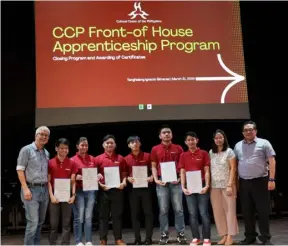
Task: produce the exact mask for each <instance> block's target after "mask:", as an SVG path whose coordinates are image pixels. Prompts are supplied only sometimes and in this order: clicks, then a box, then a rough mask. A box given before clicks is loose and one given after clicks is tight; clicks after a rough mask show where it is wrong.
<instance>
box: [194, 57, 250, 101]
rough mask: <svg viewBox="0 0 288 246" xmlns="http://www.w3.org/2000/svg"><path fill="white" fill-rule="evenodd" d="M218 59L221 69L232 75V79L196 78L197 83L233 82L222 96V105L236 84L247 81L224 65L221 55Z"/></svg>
mask: <svg viewBox="0 0 288 246" xmlns="http://www.w3.org/2000/svg"><path fill="white" fill-rule="evenodd" d="M217 58H218V61H219V63H220V65H221V67H222V68H223V69H224V70H225V71H226V72H227V73H229V74H230V75H231V77H196V80H197V81H216V80H219V81H223V80H232V82H231V83H229V84H228V85H227V86H226V87H225V89H224V90H223V92H222V95H221V103H225V97H226V94H227V92H228V91H229V90H230V89H231V88H232V87H233V86H234V85H236V84H238V83H239V82H241V81H243V80H244V79H245V77H244V76H241V75H239V74H237V73H234V72H232V71H231V70H230V69H229V68H228V67H226V65H225V64H224V62H223V61H222V58H221V54H217Z"/></svg>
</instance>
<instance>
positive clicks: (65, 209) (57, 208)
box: [49, 202, 72, 245]
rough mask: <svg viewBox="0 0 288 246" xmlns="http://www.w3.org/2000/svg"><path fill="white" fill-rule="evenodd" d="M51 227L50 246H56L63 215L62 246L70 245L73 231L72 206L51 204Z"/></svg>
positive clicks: (63, 203)
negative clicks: (60, 220)
mask: <svg viewBox="0 0 288 246" xmlns="http://www.w3.org/2000/svg"><path fill="white" fill-rule="evenodd" d="M49 209H50V226H51V232H50V237H49V242H50V245H56V241H57V235H58V227H59V219H60V216H61V215H62V240H61V244H62V245H70V231H71V224H70V223H71V214H72V208H71V205H70V204H68V203H67V202H59V203H56V204H53V203H50V207H49Z"/></svg>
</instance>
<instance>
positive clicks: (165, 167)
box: [160, 161, 177, 182]
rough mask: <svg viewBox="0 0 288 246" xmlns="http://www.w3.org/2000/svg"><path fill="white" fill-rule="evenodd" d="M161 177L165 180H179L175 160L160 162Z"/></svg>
mask: <svg viewBox="0 0 288 246" xmlns="http://www.w3.org/2000/svg"><path fill="white" fill-rule="evenodd" d="M160 167H161V178H162V181H163V182H174V181H177V173H176V163H175V161H168V162H160Z"/></svg>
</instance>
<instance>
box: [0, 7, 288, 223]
mask: <svg viewBox="0 0 288 246" xmlns="http://www.w3.org/2000/svg"><path fill="white" fill-rule="evenodd" d="M1 5H2V58H1V59H2V99H3V100H2V102H3V104H2V105H3V107H2V121H1V123H2V135H1V140H2V146H1V147H2V148H1V150H2V155H1V161H2V162H1V182H2V192H1V193H2V199H3V200H2V204H5V201H6V203H7V202H8V201H9V202H10V203H13V202H14V203H15V202H20V196H19V195H20V193H19V191H20V190H19V186H15V187H13V185H12V186H11V183H12V184H13V182H16V183H18V181H17V175H16V171H15V167H16V161H17V156H18V153H19V150H20V148H21V147H22V146H23V145H26V144H28V143H30V142H32V141H33V139H34V132H35V128H34V127H35V120H34V119H35V110H34V109H35V70H36V68H35V41H34V16H33V3H32V2H1ZM286 9H287V3H286V2H241V17H242V28H243V38H244V53H245V63H246V73H247V83H248V95H249V101H250V112H251V119H252V120H254V121H256V123H257V124H258V136H259V137H264V138H267V139H269V140H270V141H271V143H272V144H273V146H274V148H275V150H276V152H277V179H278V180H277V189H278V192H282V193H283V194H286V197H287V191H288V190H287V184H285V178H286V176H287V174H286V173H287V172H288V168H287V160H286V159H287V158H286V155H285V151H287V150H286V149H287V147H286V146H287V142H286V141H287V130H286V128H285V127H286V124H285V123H286V122H285V121H284V117H286V112H287V109H286V100H287V95H286V91H285V87H286V82H287V78H286V76H285V73H286V71H287V68H286V64H287V62H286V60H287V59H286V57H287V48H286V45H285V43H284V40H285V38H284V35H285V30H287V26H286V23H287V21H286V20H287V17H285V15H286ZM285 19H286V20H285ZM63 94H65V91H63ZM51 97H53V94H52V95H51ZM54 100H61V99H60V98H55V99H54ZM75 100H77V98H75ZM243 120H244V119H243ZM163 123H168V124H170V126H171V128H172V130H173V133H174V142H176V143H178V144H181V145H182V146H183V147H184V143H183V135H184V133H185V132H186V131H188V130H192V131H195V132H197V134H198V135H199V138H200V142H199V146H200V147H201V148H204V149H206V150H209V148H210V145H211V141H212V134H213V132H214V131H215V130H216V129H218V128H220V129H223V130H224V131H225V132H226V133H227V136H228V139H229V142H230V144H231V146H234V144H235V143H236V142H237V141H239V140H240V139H241V138H242V135H241V127H242V123H243V121H237V122H235V121H223V122H221V121H214V122H212V121H174V122H171V121H170V122H164V121H162V122H137V123H134V122H129V123H121V124H120V123H113V124H95V125H94V124H92V125H80V126H69V127H66V126H63V127H57V128H52V129H51V139H50V142H49V144H48V145H47V148H48V150H49V151H50V153H51V154H52V155H53V154H54V147H53V145H54V143H55V141H56V139H57V138H60V137H66V138H68V139H69V140H70V141H71V143H72V146H71V152H70V153H71V155H73V154H74V153H75V142H76V140H77V139H78V138H79V137H81V136H86V137H88V139H89V143H90V153H91V154H92V155H97V154H99V153H101V152H102V147H101V144H102V142H101V139H102V138H103V136H104V135H105V134H107V133H110V134H114V135H115V136H116V139H117V143H118V151H119V153H121V154H123V155H126V154H127V153H128V149H127V145H126V139H127V137H128V136H129V135H130V134H137V135H139V136H140V137H141V139H142V144H143V150H144V151H150V149H151V147H152V146H153V145H155V144H158V143H159V139H158V128H159V126H160V125H161V124H163ZM5 192H6V193H12V195H11V196H10V198H9V199H7V197H6V196H3V193H5ZM286 199H287V198H286ZM9 202H8V203H9ZM8 203H7V204H8ZM154 204H155V209H157V208H156V202H154ZM286 206H287V205H286ZM127 208H128V204H127ZM286 209H288V208H287V207H286ZM125 215H127V217H126V218H127V221H128V222H127V223H125V224H126V226H130V219H129V210H127V209H126V211H125ZM156 220H157V218H156Z"/></svg>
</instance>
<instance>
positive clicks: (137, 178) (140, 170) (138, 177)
mask: <svg viewBox="0 0 288 246" xmlns="http://www.w3.org/2000/svg"><path fill="white" fill-rule="evenodd" d="M147 171H148V170H147V166H133V167H132V176H133V180H134V182H133V188H145V187H148V180H147Z"/></svg>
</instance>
